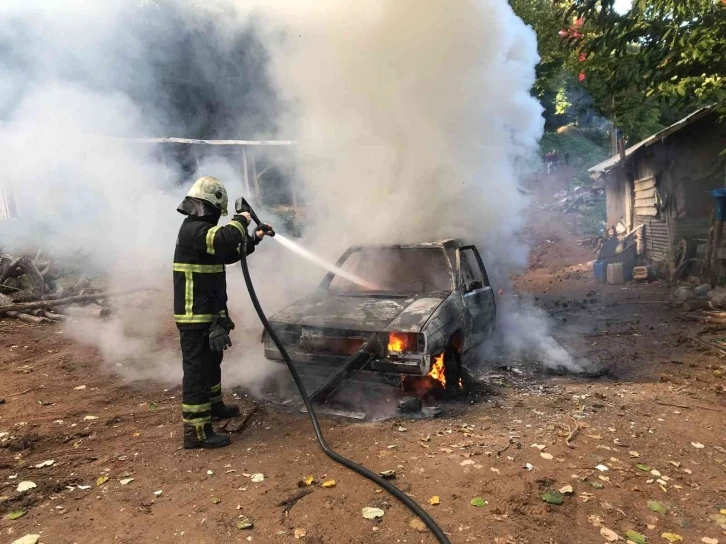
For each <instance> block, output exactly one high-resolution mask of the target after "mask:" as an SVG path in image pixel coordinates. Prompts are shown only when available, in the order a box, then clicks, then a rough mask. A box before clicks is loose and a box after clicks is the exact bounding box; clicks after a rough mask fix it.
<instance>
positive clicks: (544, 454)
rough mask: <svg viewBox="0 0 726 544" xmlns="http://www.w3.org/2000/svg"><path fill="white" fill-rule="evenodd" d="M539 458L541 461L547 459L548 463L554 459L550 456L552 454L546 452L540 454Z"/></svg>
mask: <svg viewBox="0 0 726 544" xmlns="http://www.w3.org/2000/svg"><path fill="white" fill-rule="evenodd" d="M539 456H540V457H541V458H542V459H547V460H548V461H551V460H552V459H554V457H553V456H552V454H551V453H547V452H546V451H543V452H542V453H540V454H539Z"/></svg>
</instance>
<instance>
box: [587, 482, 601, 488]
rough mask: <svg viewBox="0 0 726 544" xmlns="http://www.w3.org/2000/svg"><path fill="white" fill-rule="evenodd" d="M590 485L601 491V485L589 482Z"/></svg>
mask: <svg viewBox="0 0 726 544" xmlns="http://www.w3.org/2000/svg"><path fill="white" fill-rule="evenodd" d="M590 485H591V486H592V487H594V488H595V489H602V488H603V485H602V484H601V483H600V482H590Z"/></svg>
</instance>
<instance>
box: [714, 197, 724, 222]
mask: <svg viewBox="0 0 726 544" xmlns="http://www.w3.org/2000/svg"><path fill="white" fill-rule="evenodd" d="M711 195H713V198H715V199H716V221H724V222H726V189H716V190H715V191H713V192H711Z"/></svg>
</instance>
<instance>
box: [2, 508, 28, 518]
mask: <svg viewBox="0 0 726 544" xmlns="http://www.w3.org/2000/svg"><path fill="white" fill-rule="evenodd" d="M25 514H27V511H26V510H25V509H23V508H21V509H20V510H13V511H12V512H10V513H9V514H8V515H7V516H6V518H7V519H9V520H13V519H20V518H22V517H23V516H24V515H25Z"/></svg>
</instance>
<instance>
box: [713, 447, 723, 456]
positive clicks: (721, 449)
mask: <svg viewBox="0 0 726 544" xmlns="http://www.w3.org/2000/svg"><path fill="white" fill-rule="evenodd" d="M713 449H715V450H716V451H717V452H719V453H723V454H724V455H726V448H722V447H721V446H714V447H713Z"/></svg>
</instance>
